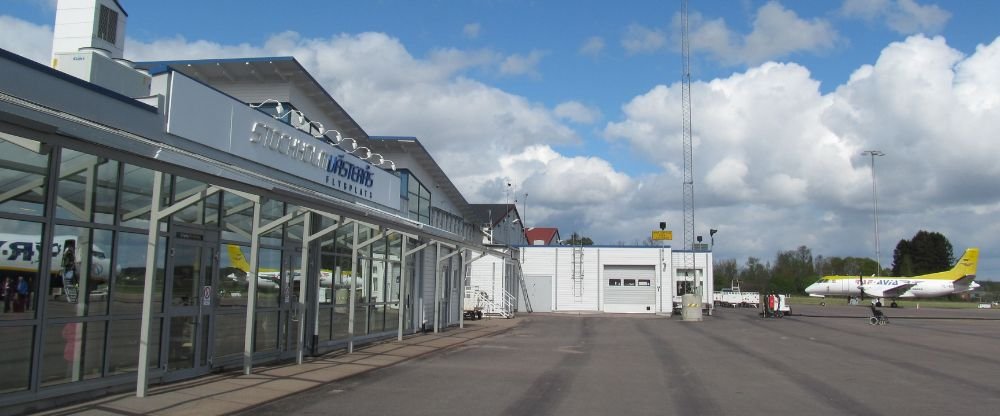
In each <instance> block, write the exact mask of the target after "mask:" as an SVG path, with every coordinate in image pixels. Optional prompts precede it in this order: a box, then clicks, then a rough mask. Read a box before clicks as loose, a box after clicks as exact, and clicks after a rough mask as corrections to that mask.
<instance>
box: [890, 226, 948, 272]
mask: <svg viewBox="0 0 1000 416" xmlns="http://www.w3.org/2000/svg"><path fill="white" fill-rule="evenodd" d="M952 250H953V249H952V246H951V242H950V241H948V238H946V237H945V236H944V235H942V234H941V233H938V232H930V231H924V230H920V231H917V233H916V234H915V235H914V236H913V238H911V239H910V240H909V241H907V240H900V241H899V243H898V244H896V249H895V250H893V253H892V274H893V275H896V276H916V275H921V274H927V273H935V272H940V271H944V270H948V269H950V268H951V267H952V265H954V263H955V255H954V252H953V251H952Z"/></svg>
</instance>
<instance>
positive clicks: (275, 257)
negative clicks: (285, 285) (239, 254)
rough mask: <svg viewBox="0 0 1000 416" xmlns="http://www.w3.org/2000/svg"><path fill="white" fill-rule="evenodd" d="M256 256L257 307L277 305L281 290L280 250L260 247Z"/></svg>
mask: <svg viewBox="0 0 1000 416" xmlns="http://www.w3.org/2000/svg"><path fill="white" fill-rule="evenodd" d="M258 256H259V260H258V262H257V267H258V268H257V307H258V308H273V307H277V306H278V295H279V292H280V291H281V250H273V249H266V248H262V249H260V253H259V254H258Z"/></svg>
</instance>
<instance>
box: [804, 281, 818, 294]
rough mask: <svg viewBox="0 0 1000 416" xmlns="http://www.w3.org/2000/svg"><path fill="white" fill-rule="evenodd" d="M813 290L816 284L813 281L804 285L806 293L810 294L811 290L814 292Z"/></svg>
mask: <svg viewBox="0 0 1000 416" xmlns="http://www.w3.org/2000/svg"><path fill="white" fill-rule="evenodd" d="M815 291H816V284H815V283H813V284H811V285H809V286H808V287H806V293H808V294H810V295H811V294H813V292H815Z"/></svg>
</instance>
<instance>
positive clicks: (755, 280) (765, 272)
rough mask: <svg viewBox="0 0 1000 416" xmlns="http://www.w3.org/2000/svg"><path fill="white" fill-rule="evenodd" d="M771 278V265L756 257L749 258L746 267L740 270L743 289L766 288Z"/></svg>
mask: <svg viewBox="0 0 1000 416" xmlns="http://www.w3.org/2000/svg"><path fill="white" fill-rule="evenodd" d="M770 279H771V266H770V265H768V264H764V263H761V262H760V259H758V258H756V257H749V258H747V266H746V268H744V269H743V270H740V285H741V288H742V289H743V290H748V291H754V290H756V291H761V290H765V289H767V282H768V280H770Z"/></svg>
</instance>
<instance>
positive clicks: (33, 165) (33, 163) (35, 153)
mask: <svg viewBox="0 0 1000 416" xmlns="http://www.w3.org/2000/svg"><path fill="white" fill-rule="evenodd" d="M0 167H2V169H0V211H2V212H12V213H15V214H21V215H44V214H45V180H46V177H47V176H48V170H49V155H48V147H47V146H44V145H42V144H41V143H39V142H36V141H34V140H27V139H22V138H19V137H18V138H15V137H10V138H9V139H8V140H2V139H0Z"/></svg>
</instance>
